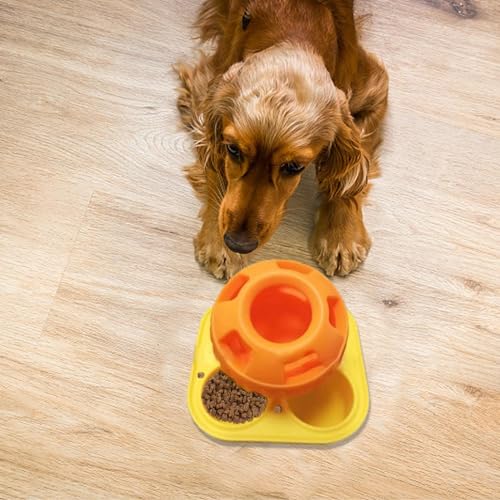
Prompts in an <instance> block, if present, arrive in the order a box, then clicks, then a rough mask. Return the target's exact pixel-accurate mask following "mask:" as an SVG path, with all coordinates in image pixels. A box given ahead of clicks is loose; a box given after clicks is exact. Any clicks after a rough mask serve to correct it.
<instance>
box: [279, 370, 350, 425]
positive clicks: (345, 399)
mask: <svg viewBox="0 0 500 500" xmlns="http://www.w3.org/2000/svg"><path fill="white" fill-rule="evenodd" d="M287 403H288V407H289V409H290V411H291V412H292V413H293V414H294V415H295V417H296V418H297V419H298V420H300V421H301V422H302V423H304V424H307V425H309V426H312V427H317V428H321V429H328V428H332V427H338V426H340V425H342V423H343V422H345V421H346V420H347V418H348V417H349V415H350V414H351V411H352V410H353V407H354V391H353V388H352V385H351V383H350V382H349V380H348V378H347V377H346V376H345V375H344V374H343V373H342V371H340V370H334V371H332V373H331V374H329V375H328V376H327V377H326V378H325V379H324V380H323V381H322V383H321V384H320V385H318V386H317V387H315V388H313V389H312V390H310V391H308V392H307V393H305V394H300V395H297V396H293V397H290V398H289V399H288V401H287Z"/></svg>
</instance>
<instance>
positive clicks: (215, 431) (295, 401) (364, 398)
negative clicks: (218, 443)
mask: <svg viewBox="0 0 500 500" xmlns="http://www.w3.org/2000/svg"><path fill="white" fill-rule="evenodd" d="M210 313H211V309H209V310H208V311H207V312H206V313H205V314H204V316H203V318H202V320H201V324H200V329H199V333H198V338H197V341H196V346H195V352H194V360H193V368H192V371H191V378H190V381H189V388H188V407H189V411H190V413H191V416H192V417H193V420H194V422H195V423H196V425H197V426H198V427H199V428H200V429H201V430H202V431H204V432H205V433H206V434H208V435H209V436H212V437H214V438H217V439H221V440H223V441H258V442H271V443H302V444H331V443H336V442H338V441H342V440H344V439H346V438H348V437H349V436H351V435H352V434H354V433H355V432H356V431H357V430H358V429H359V428H360V427H361V425H362V424H363V422H364V421H365V418H366V416H367V414H368V408H369V394H368V383H367V380H366V372H365V367H364V363H363V354H362V352H361V344H360V341H359V334H358V329H357V326H356V322H355V320H354V318H353V317H352V315H350V314H349V335H348V340H347V346H346V349H345V352H344V356H343V359H342V363H341V365H340V366H339V368H338V369H337V370H336V371H334V372H333V373H332V374H331V375H330V376H329V378H328V379H326V380H325V381H324V382H323V383H322V384H321V385H320V386H318V387H317V388H315V389H313V390H312V391H310V392H308V393H307V394H304V395H300V396H295V397H291V398H289V399H287V400H284V401H280V402H271V401H269V402H268V405H267V407H266V410H265V411H264V413H263V414H262V415H261V416H259V417H258V418H255V419H254V420H252V421H251V422H247V423H244V424H233V423H229V422H221V421H219V420H217V419H215V418H214V417H212V416H211V415H210V414H209V413H208V412H207V411H206V410H205V407H204V406H203V402H202V399H201V395H202V391H203V386H204V384H205V382H206V381H207V379H208V378H210V376H212V375H213V374H214V373H215V372H217V371H218V370H219V362H218V361H217V359H216V358H215V356H214V353H213V350H212V342H211V340H210ZM277 406H278V408H277ZM278 410H281V411H278Z"/></svg>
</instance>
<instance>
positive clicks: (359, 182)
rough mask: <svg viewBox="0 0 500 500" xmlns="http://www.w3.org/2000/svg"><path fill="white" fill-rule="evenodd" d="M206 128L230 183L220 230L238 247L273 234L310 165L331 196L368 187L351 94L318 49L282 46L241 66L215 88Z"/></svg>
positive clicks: (211, 152) (217, 164) (211, 162)
mask: <svg viewBox="0 0 500 500" xmlns="http://www.w3.org/2000/svg"><path fill="white" fill-rule="evenodd" d="M205 126H206V128H205V130H206V136H207V142H208V156H209V158H207V160H208V161H207V166H212V167H213V168H215V169H216V170H217V171H218V174H219V178H220V180H221V183H222V184H223V185H222V186H221V188H222V189H223V193H224V196H223V198H222V200H221V203H220V208H219V229H220V232H221V235H222V236H223V237H224V241H225V243H226V245H227V246H228V248H229V249H230V250H232V251H234V252H238V253H249V252H251V251H253V250H255V249H256V248H257V247H258V246H259V245H261V244H263V243H265V242H266V241H267V240H268V239H269V238H270V237H271V235H272V234H273V232H274V231H275V229H276V227H277V226H278V224H279V222H280V220H281V218H282V215H283V213H284V210H285V207H286V203H287V201H288V199H289V198H290V196H291V195H292V193H293V192H294V191H295V189H296V188H297V186H298V184H299V182H300V179H301V176H302V173H303V172H304V170H305V169H307V168H310V167H311V166H316V168H317V175H318V181H319V184H320V189H321V191H323V192H324V193H325V194H326V195H327V196H353V195H355V194H356V193H358V192H359V191H360V190H361V189H362V188H363V187H364V186H365V184H366V181H367V170H368V169H367V160H366V156H365V154H364V152H363V151H362V149H361V146H360V140H359V132H358V131H357V129H356V127H355V126H354V124H353V122H352V118H351V116H350V113H349V109H348V105H347V102H346V98H345V95H344V94H343V92H342V91H340V90H338V89H336V88H335V86H334V84H333V82H332V80H331V77H330V75H329V73H328V71H327V70H326V68H325V66H324V64H323V61H322V59H321V58H320V57H318V56H316V55H315V54H313V53H312V52H309V51H306V50H301V49H298V48H297V47H292V46H286V45H285V46H278V47H273V48H272V49H268V50H265V51H262V52H259V53H257V54H254V55H251V56H249V57H248V58H247V59H246V60H245V61H244V62H241V63H237V64H235V65H233V66H232V67H231V68H230V69H229V70H228V71H227V72H226V73H225V74H224V75H222V76H221V77H220V78H219V79H218V80H217V81H216V82H214V84H213V86H212V91H211V93H210V95H209V96H208V98H207V106H206V108H205Z"/></svg>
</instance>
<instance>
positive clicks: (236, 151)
mask: <svg viewBox="0 0 500 500" xmlns="http://www.w3.org/2000/svg"><path fill="white" fill-rule="evenodd" d="M226 149H227V152H228V153H229V154H230V156H231V157H232V158H233V159H234V160H236V161H241V160H242V158H243V155H242V153H241V149H240V148H239V147H238V146H236V144H227V145H226Z"/></svg>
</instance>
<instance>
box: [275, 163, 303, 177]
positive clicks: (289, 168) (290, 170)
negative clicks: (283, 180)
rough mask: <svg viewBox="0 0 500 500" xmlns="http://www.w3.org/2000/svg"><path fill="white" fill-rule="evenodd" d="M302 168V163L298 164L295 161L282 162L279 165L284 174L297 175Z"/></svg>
mask: <svg viewBox="0 0 500 500" xmlns="http://www.w3.org/2000/svg"><path fill="white" fill-rule="evenodd" d="M302 170H304V167H303V166H302V165H299V164H298V163H295V162H294V161H290V162H287V163H283V165H281V167H280V171H281V173H283V174H284V175H297V174H300V172H302Z"/></svg>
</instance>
